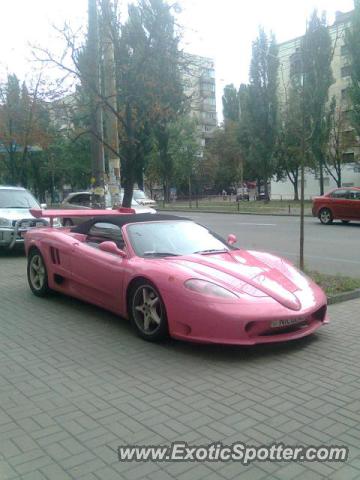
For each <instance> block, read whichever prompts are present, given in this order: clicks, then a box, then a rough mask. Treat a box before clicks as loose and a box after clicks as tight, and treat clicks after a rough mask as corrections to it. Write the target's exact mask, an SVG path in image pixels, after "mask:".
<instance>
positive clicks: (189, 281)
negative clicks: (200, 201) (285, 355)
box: [25, 210, 328, 345]
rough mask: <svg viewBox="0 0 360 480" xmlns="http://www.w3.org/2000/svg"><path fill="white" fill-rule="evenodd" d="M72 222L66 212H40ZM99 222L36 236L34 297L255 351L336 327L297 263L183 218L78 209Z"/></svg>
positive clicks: (144, 328) (153, 331)
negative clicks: (64, 299) (52, 297)
mask: <svg viewBox="0 0 360 480" xmlns="http://www.w3.org/2000/svg"><path fill="white" fill-rule="evenodd" d="M32 212H33V215H35V216H37V215H38V216H39V217H40V216H44V215H45V216H48V217H50V218H51V217H52V216H55V215H56V216H60V217H61V216H62V213H63V212H62V211H58V210H53V211H52V210H50V211H45V212H42V211H41V210H39V211H32ZM75 215H79V216H83V215H85V216H86V215H87V216H88V217H89V220H88V221H86V222H84V223H82V224H81V225H78V226H76V227H73V228H71V229H69V228H41V229H40V228H38V229H36V228H35V229H33V230H30V231H29V232H27V234H26V238H25V246H26V253H27V257H28V280H29V285H30V288H31V290H32V291H33V293H34V294H35V295H37V296H43V295H45V294H46V293H47V292H48V291H49V290H56V291H58V292H61V293H64V294H66V295H71V296H73V297H77V298H80V299H81V300H85V301H87V302H91V303H94V304H95V305H98V306H99V307H103V308H106V309H108V310H111V311H112V312H114V313H116V314H118V315H120V316H121V317H125V318H128V319H130V321H131V323H132V324H133V326H134V328H135V330H136V331H137V333H138V334H139V335H140V336H141V337H142V338H144V339H146V340H151V341H155V340H159V339H161V338H162V337H164V336H166V335H170V336H171V337H174V338H178V339H183V340H188V341H194V342H207V343H223V344H237V345H253V344H256V343H267V342H280V341H287V340H292V339H295V338H300V337H304V336H306V335H309V334H311V333H313V332H314V331H315V330H317V329H318V328H320V327H321V326H322V325H324V324H326V323H327V322H328V318H327V312H326V297H325V294H324V293H323V291H322V290H321V289H320V288H319V287H318V286H317V285H315V284H314V283H313V282H312V281H311V280H310V279H309V278H308V277H307V276H305V275H303V274H302V273H301V272H299V271H298V270H297V269H296V268H295V267H294V266H293V265H291V264H290V263H289V262H288V261H286V260H283V259H281V258H279V257H275V256H274V255H271V254H268V253H265V252H257V251H248V250H244V249H241V248H236V247H235V246H234V243H235V242H236V238H235V236H234V235H229V237H228V239H227V240H224V239H222V238H221V237H220V236H219V235H217V234H216V233H213V232H211V231H210V230H209V229H207V228H206V227H204V226H201V225H199V224H197V223H195V222H193V221H191V220H189V219H186V218H180V217H176V216H173V215H159V214H153V215H152V214H146V213H144V214H137V215H134V214H130V215H129V214H128V215H126V214H125V215H124V214H121V213H120V212H116V211H114V210H112V211H111V210H110V211H108V210H96V211H90V212H89V210H83V211H82V210H77V211H75Z"/></svg>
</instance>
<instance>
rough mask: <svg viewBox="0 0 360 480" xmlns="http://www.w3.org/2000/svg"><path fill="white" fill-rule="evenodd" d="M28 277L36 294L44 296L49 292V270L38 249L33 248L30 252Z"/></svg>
mask: <svg viewBox="0 0 360 480" xmlns="http://www.w3.org/2000/svg"><path fill="white" fill-rule="evenodd" d="M27 277H28V282H29V286H30V288H31V291H32V292H33V294H34V295H36V296H38V297H44V296H45V295H46V294H47V293H49V290H50V289H49V285H48V275H47V270H46V266H45V262H44V259H43V257H42V255H41V253H40V252H39V250H38V249H33V250H31V252H30V254H29V257H28V264H27Z"/></svg>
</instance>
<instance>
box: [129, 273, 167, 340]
mask: <svg viewBox="0 0 360 480" xmlns="http://www.w3.org/2000/svg"><path fill="white" fill-rule="evenodd" d="M129 314H130V320H131V323H132V324H133V326H134V327H135V329H136V331H137V333H138V335H139V336H140V337H141V338H143V339H145V340H148V341H151V342H156V341H159V340H162V339H163V338H165V337H166V336H167V335H168V323H167V317H166V310H165V305H164V302H163V300H162V298H161V295H160V293H159V292H158V290H157V289H156V287H155V286H154V285H153V284H152V283H150V282H148V281H142V280H141V281H139V282H137V283H136V284H135V285H134V287H133V288H132V290H131V292H130V298H129Z"/></svg>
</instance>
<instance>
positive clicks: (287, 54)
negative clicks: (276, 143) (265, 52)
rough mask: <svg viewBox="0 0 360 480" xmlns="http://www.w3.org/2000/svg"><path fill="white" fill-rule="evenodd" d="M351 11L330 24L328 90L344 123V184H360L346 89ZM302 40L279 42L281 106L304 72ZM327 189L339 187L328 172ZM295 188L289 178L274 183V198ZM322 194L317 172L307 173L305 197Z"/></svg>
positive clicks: (359, 154) (359, 142) (359, 146)
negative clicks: (293, 82)
mask: <svg viewBox="0 0 360 480" xmlns="http://www.w3.org/2000/svg"><path fill="white" fill-rule="evenodd" d="M351 14H352V12H346V13H343V12H336V16H335V21H334V23H333V24H332V25H330V26H329V27H328V29H329V33H330V36H331V39H332V45H333V60H332V64H331V68H332V72H333V77H334V83H333V84H332V85H331V87H330V89H329V100H330V99H331V98H332V97H333V96H335V98H336V104H337V106H338V108H339V111H340V114H341V117H342V123H341V130H342V132H341V133H342V136H343V138H344V139H345V138H346V139H347V141H343V148H344V149H343V152H342V155H343V159H344V162H345V164H346V165H344V173H345V175H344V178H343V181H344V183H346V184H347V186H353V185H359V184H360V177H359V163H358V162H360V139H359V138H358V137H356V135H355V133H354V129H353V127H352V126H351V124H350V121H349V118H350V110H351V105H350V103H349V100H348V95H347V88H348V87H349V84H350V80H351V79H350V65H349V59H348V56H347V49H346V45H345V31H346V29H347V28H348V27H349V22H350V20H351ZM301 40H302V37H297V38H294V39H292V40H288V41H286V42H283V43H281V44H280V45H279V85H278V91H279V106H280V108H281V107H282V106H284V104H285V103H286V100H287V94H288V90H289V86H290V80H291V76H292V75H293V74H296V73H300V71H301V53H300V52H301V51H300V48H301ZM324 186H325V189H327V190H330V188H332V187H336V183H335V181H334V179H333V178H332V176H331V174H329V172H326V171H325V172H324ZM291 192H292V187H291V183H290V181H284V182H274V181H273V182H272V183H271V193H272V196H273V197H274V198H275V197H277V196H279V195H285V196H289V195H291ZM317 194H319V185H318V181H317V174H316V172H311V171H310V170H308V171H307V172H306V186H305V196H307V197H311V196H314V195H317Z"/></svg>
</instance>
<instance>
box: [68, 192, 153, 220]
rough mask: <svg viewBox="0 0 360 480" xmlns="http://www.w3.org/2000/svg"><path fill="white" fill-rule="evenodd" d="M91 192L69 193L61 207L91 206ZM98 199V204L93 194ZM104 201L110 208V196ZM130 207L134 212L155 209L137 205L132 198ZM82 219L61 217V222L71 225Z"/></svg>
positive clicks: (86, 207)
mask: <svg viewBox="0 0 360 480" xmlns="http://www.w3.org/2000/svg"><path fill="white" fill-rule="evenodd" d="M91 195H92V193H91V192H74V193H70V194H69V195H68V196H67V197H66V198H65V200H64V201H63V202H62V204H61V208H62V209H71V210H78V209H90V208H92V207H91ZM96 198H97V199H98V202H97V203H98V204H100V198H99V197H98V196H97V195H95V201H96ZM122 198H123V193H121V195H120V199H119V200H120V202H122ZM105 203H106V208H108V209H110V210H111V209H112V206H111V197H110V195H109V194H107V195H106V196H105ZM131 208H133V209H134V210H135V212H136V213H156V210H154V209H153V208H150V207H146V206H143V205H139V204H138V202H137V201H136V200H135V199H134V198H133V200H132V202H131ZM83 221H84V218H83V217H64V218H63V219H62V224H63V225H64V227H71V226H72V225H78V224H79V223H82V222H83Z"/></svg>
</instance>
